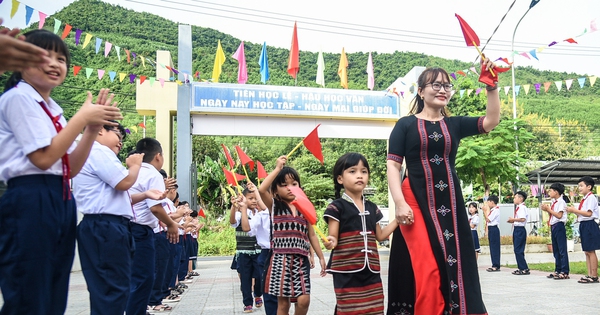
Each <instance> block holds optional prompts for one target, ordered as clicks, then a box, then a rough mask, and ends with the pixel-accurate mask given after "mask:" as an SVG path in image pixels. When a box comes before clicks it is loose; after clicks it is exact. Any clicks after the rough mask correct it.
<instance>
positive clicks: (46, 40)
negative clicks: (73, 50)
mask: <svg viewBox="0 0 600 315" xmlns="http://www.w3.org/2000/svg"><path fill="white" fill-rule="evenodd" d="M23 35H24V36H25V41H26V42H28V43H31V44H33V45H36V46H38V47H40V48H43V49H46V50H53V51H55V52H57V53H60V54H63V55H64V56H65V58H66V59H67V60H66V63H67V71H68V70H69V69H70V67H71V54H70V53H69V48H68V47H67V44H65V42H64V41H63V40H62V38H60V37H59V36H58V35H56V34H54V33H52V32H50V31H47V30H43V29H42V30H33V31H29V32H27V33H25V34H23ZM22 79H23V76H22V74H21V72H19V71H15V72H13V73H12V74H11V76H10V78H8V80H7V81H6V84H5V85H4V91H5V92H6V91H8V90H10V89H11V88H13V87H15V86H16V85H17V84H19V82H20V81H21V80H22Z"/></svg>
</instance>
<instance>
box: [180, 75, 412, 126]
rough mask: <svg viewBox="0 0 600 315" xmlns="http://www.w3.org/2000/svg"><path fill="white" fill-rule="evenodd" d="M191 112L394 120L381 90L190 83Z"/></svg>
mask: <svg viewBox="0 0 600 315" xmlns="http://www.w3.org/2000/svg"><path fill="white" fill-rule="evenodd" d="M192 91H193V92H192V93H193V95H192V99H193V101H192V108H191V111H192V112H211V113H230V114H250V115H279V116H282V115H293V116H313V117H330V118H360V119H365V118H366V119H385V120H394V121H395V120H398V119H399V118H400V114H399V109H398V107H399V106H398V98H397V96H396V95H394V94H390V93H386V92H385V91H377V92H373V91H360V90H342V89H322V88H304V87H289V86H266V85H246V84H221V83H219V84H210V83H209V84H207V83H194V86H193V89H192Z"/></svg>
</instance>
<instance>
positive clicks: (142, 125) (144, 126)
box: [138, 122, 146, 129]
mask: <svg viewBox="0 0 600 315" xmlns="http://www.w3.org/2000/svg"><path fill="white" fill-rule="evenodd" d="M138 126H140V127H142V129H146V124H144V123H143V122H141V123H139V124H138Z"/></svg>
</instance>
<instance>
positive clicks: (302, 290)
mask: <svg viewBox="0 0 600 315" xmlns="http://www.w3.org/2000/svg"><path fill="white" fill-rule="evenodd" d="M286 162H287V157H286V156H285V155H284V156H280V157H279V158H278V159H277V166H276V167H275V169H274V170H273V171H272V172H271V173H270V174H269V175H268V176H267V178H265V180H264V181H263V183H262V184H261V185H260V187H259V189H258V191H259V193H260V197H261V199H262V200H263V202H264V203H265V206H266V207H267V209H271V211H272V212H271V213H272V220H273V221H272V230H273V237H272V239H271V252H272V255H271V258H270V259H269V260H268V262H267V266H268V267H267V269H266V270H265V290H264V291H265V293H268V294H271V295H274V296H277V315H288V312H289V310H290V298H297V304H296V307H295V310H294V314H295V315H306V313H308V306H309V305H310V261H309V258H308V255H309V253H310V247H311V245H312V247H313V248H314V250H315V252H316V253H317V256H318V257H319V260H320V262H321V276H322V277H323V276H325V258H323V252H321V246H320V244H319V239H318V238H317V236H316V234H315V231H314V230H313V227H312V225H310V224H309V223H308V221H307V220H306V218H305V217H304V216H303V215H302V214H301V213H300V212H298V210H297V209H296V207H295V206H294V205H292V204H291V202H292V201H294V199H295V198H296V197H295V196H294V195H293V194H292V192H291V191H290V190H289V189H288V188H287V187H288V186H296V187H301V185H300V176H299V175H298V172H296V170H294V169H293V168H291V167H285V163H286Z"/></svg>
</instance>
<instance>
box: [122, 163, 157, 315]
mask: <svg viewBox="0 0 600 315" xmlns="http://www.w3.org/2000/svg"><path fill="white" fill-rule="evenodd" d="M150 189H158V190H160V191H164V190H165V182H164V181H163V177H162V175H160V173H159V172H158V170H157V169H156V168H155V167H154V166H152V165H151V164H149V163H142V167H141V168H140V172H139V174H138V178H137V181H136V182H135V184H133V186H132V187H131V188H130V189H129V194H130V195H134V194H138V193H143V192H145V191H147V190H150ZM161 203H162V201H161V200H151V199H146V200H144V201H142V202H138V203H136V204H134V205H133V210H134V212H135V215H136V217H135V218H134V219H133V220H132V222H133V223H132V224H131V233H132V234H133V238H134V240H135V253H134V255H133V264H132V266H131V286H130V295H129V300H128V301H127V311H126V313H127V315H134V314H135V315H138V314H142V315H145V314H146V307H147V305H148V301H149V298H150V293H151V291H152V284H153V283H154V271H155V270H154V267H155V266H154V265H155V262H154V260H155V251H156V250H155V247H154V231H153V229H154V228H155V227H157V226H158V219H157V218H156V217H155V216H154V214H152V211H151V210H150V208H151V207H153V206H156V205H160V204H161Z"/></svg>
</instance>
